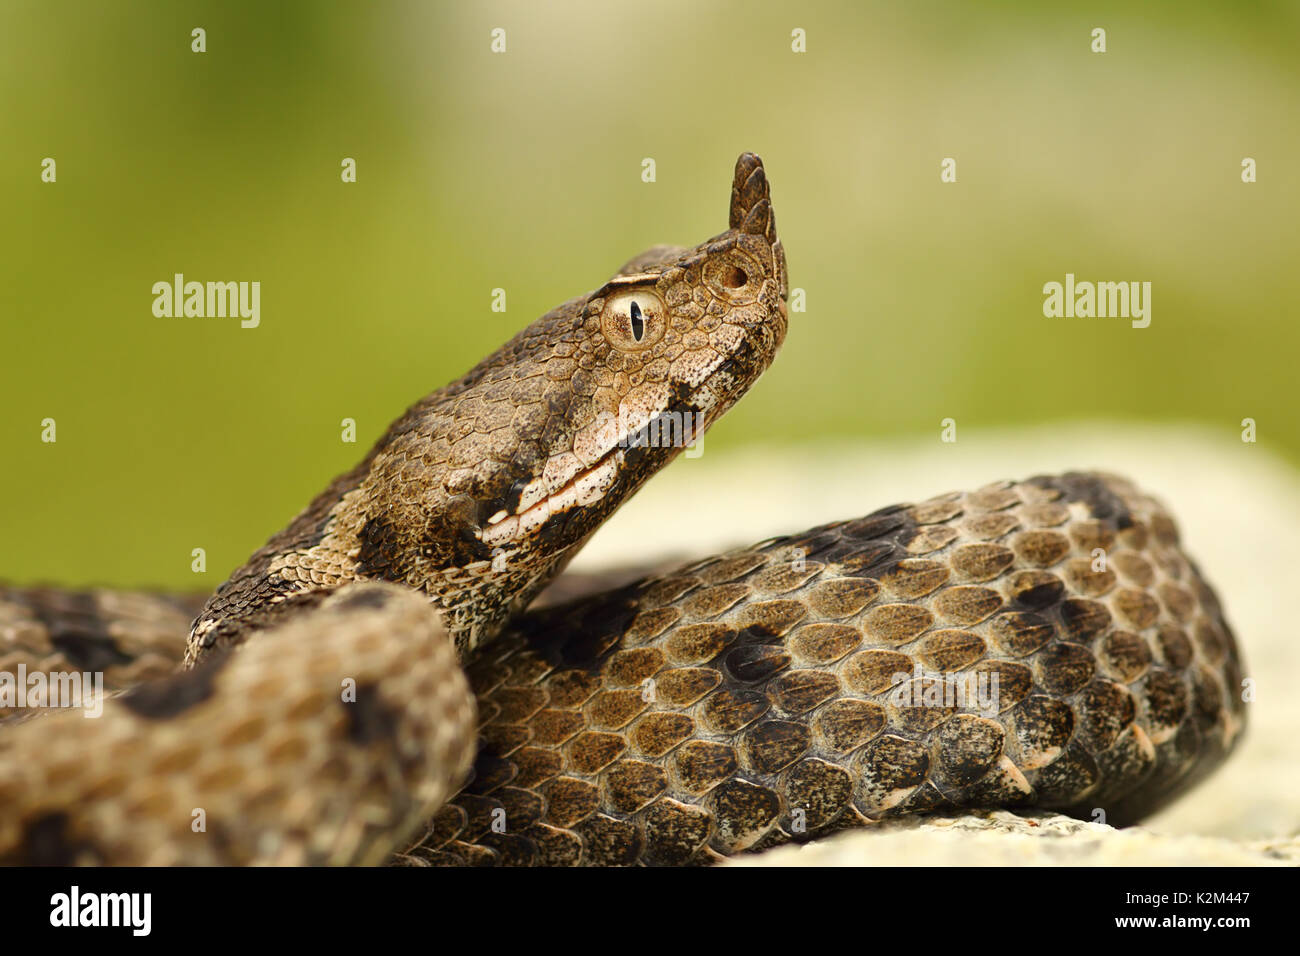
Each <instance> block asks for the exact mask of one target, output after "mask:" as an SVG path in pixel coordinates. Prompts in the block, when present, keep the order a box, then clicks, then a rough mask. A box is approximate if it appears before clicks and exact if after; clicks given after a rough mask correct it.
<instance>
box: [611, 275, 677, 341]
mask: <svg viewBox="0 0 1300 956" xmlns="http://www.w3.org/2000/svg"><path fill="white" fill-rule="evenodd" d="M667 312H668V310H667V309H666V308H664V301H663V299H661V298H659V296H658V295H657V294H656V293H654V292H651V291H649V290H648V289H637V290H631V291H628V292H619V293H615V294H613V295H611V296H610V297H609V298H608V299H606V300H605V306H604V308H603V309H602V310H601V313H600V328H601V331H602V332H604V333H605V338H606V340H607V341H608V342H609V344H610V345H612V346H614V348H616V349H619V350H620V351H623V352H635V351H638V350H640V349H645V348H649V347H650V346H652V345H654V344H655V343H656V342H658V341H659V340H660V339H661V338H663V337H664V328H665V326H666V325H667Z"/></svg>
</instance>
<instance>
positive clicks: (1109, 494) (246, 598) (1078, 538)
mask: <svg viewBox="0 0 1300 956" xmlns="http://www.w3.org/2000/svg"><path fill="white" fill-rule="evenodd" d="M786 295H787V282H786V272H785V257H784V253H783V251H782V248H781V243H780V241H779V240H778V239H777V237H776V227H775V219H774V217H773V214H772V208H771V200H770V194H769V188H768V184H767V180H766V176H765V173H764V170H763V166H762V163H761V162H760V161H759V160H758V158H757V157H755V156H753V155H751V154H745V155H742V156H741V158H740V160H739V161H738V162H737V165H736V174H735V178H734V182H733V186H732V192H731V208H730V228H729V229H728V230H727V231H726V232H724V233H722V234H721V235H719V236H716V237H714V238H713V239H710V240H708V241H706V242H705V243H702V244H701V245H699V246H697V247H695V248H694V249H690V250H685V249H680V248H670V247H656V248H655V249H651V250H649V251H648V252H646V253H644V254H643V255H641V256H639V257H637V258H636V259H634V260H632V261H631V262H629V263H628V264H627V265H626V266H624V267H623V269H621V270H620V271H619V273H618V274H617V275H616V276H615V277H614V278H613V279H611V280H610V281H609V282H607V283H606V284H605V285H604V286H602V287H601V288H600V289H598V290H596V291H595V292H593V293H591V294H589V295H586V296H581V297H579V298H576V299H573V300H571V301H569V302H567V303H565V304H564V305H562V306H560V307H558V308H557V309H555V310H554V311H552V312H550V313H548V314H547V315H545V316H543V317H542V318H541V319H539V320H537V321H536V322H535V323H533V324H532V325H531V326H529V327H528V328H527V329H525V330H524V331H523V332H521V333H520V334H519V335H518V336H516V337H515V338H514V339H513V340H511V341H510V342H509V343H507V344H506V345H505V346H503V347H502V348H501V349H500V350H499V351H498V352H496V353H494V354H493V355H492V356H490V357H489V358H487V359H485V360H484V361H483V362H482V363H481V364H480V365H478V366H477V367H476V368H475V369H473V370H472V371H470V372H469V373H468V374H467V375H466V376H465V377H464V378H462V379H460V380H459V381H457V382H454V383H452V384H451V385H449V386H447V387H445V388H443V389H440V390H438V391H437V392H434V393H433V394H432V395H430V396H428V397H427V398H425V399H424V400H422V401H421V402H419V403H417V404H416V405H415V406H413V407H412V408H411V409H410V410H408V412H407V413H406V414H405V415H404V416H403V417H402V418H401V419H399V420H398V421H397V422H396V423H394V424H393V425H392V426H391V427H390V428H389V430H388V432H387V433H386V434H385V435H384V437H383V438H381V439H380V441H379V442H378V443H377V444H376V446H375V448H374V449H373V450H372V451H371V452H370V454H369V455H368V456H367V458H366V459H365V460H364V461H363V462H362V463H361V464H360V465H358V466H357V468H355V469H353V470H352V471H351V472H349V473H348V474H346V475H343V476H341V477H340V478H338V479H336V480H335V481H334V482H333V483H332V484H331V485H330V486H329V487H328V488H327V489H326V490H325V491H324V492H322V493H321V494H320V495H319V496H318V497H317V498H316V499H315V500H314V501H313V502H312V503H311V504H310V505H309V506H308V507H307V508H306V509H305V510H304V511H303V512H302V514H300V515H299V516H298V517H297V518H296V519H295V520H294V521H293V522H292V523H291V524H290V525H289V527H288V528H286V529H285V530H284V531H282V532H281V533H279V534H277V535H276V536H275V537H273V538H272V539H271V540H270V541H269V542H268V543H267V544H266V545H265V546H264V547H263V548H261V549H260V550H258V551H257V552H256V553H255V554H254V555H253V556H252V557H251V558H250V559H249V561H248V562H247V563H246V564H245V565H244V566H243V567H241V568H240V569H238V570H237V571H235V572H234V573H233V574H232V575H231V577H230V579H229V580H228V581H226V582H225V583H224V584H222V586H221V587H220V588H219V589H218V590H217V592H216V593H215V594H214V595H213V596H212V597H211V598H209V599H208V600H207V601H206V603H205V604H204V605H203V606H202V608H201V609H199V610H198V615H197V618H196V619H195V620H194V622H193V625H192V627H191V629H190V637H189V640H188V644H187V646H186V648H185V667H184V669H182V670H180V671H179V672H177V673H175V674H171V675H169V676H159V675H160V674H162V673H163V672H165V671H166V670H167V669H168V668H169V666H170V665H171V661H172V660H174V658H175V656H177V653H176V648H177V645H176V642H175V641H174V640H171V639H170V635H172V634H174V633H180V632H182V628H183V626H184V625H183V623H182V622H183V621H185V620H187V614H188V613H192V612H193V610H194V608H192V607H189V606H187V605H186V603H185V602H184V601H182V600H180V599H175V598H170V599H169V598H162V597H153V596H146V595H134V596H133V595H118V594H113V593H109V592H87V593H82V594H66V593H62V592H55V591H48V590H43V589H19V588H7V589H0V673H2V672H6V671H9V672H12V671H14V670H15V669H16V668H17V666H18V665H19V664H22V665H23V666H24V667H25V668H26V669H27V670H28V671H30V672H36V671H45V672H58V671H60V670H61V669H63V670H66V669H68V668H69V667H72V668H74V669H78V670H82V669H84V670H91V671H98V672H102V673H103V674H104V675H105V679H106V681H107V683H108V685H109V687H110V689H121V688H125V687H127V686H129V685H135V686H134V687H133V688H132V689H130V690H128V691H127V692H126V693H125V694H123V695H121V696H119V697H116V698H115V699H111V700H109V701H108V702H107V703H105V705H104V708H103V715H102V716H101V717H99V718H98V719H94V720H86V719H83V718H82V717H81V715H80V714H78V713H75V712H73V713H61V714H50V715H45V714H41V715H39V716H37V717H36V718H35V719H30V720H27V719H20V720H18V721H17V722H16V725H15V726H7V727H4V728H0V770H3V773H0V859H3V860H4V861H5V862H38V863H41V862H64V863H67V862H77V863H97V862H110V863H129V864H134V863H152V864H171V863H251V862H272V863H346V862H360V863H374V862H381V861H383V860H385V859H389V858H392V854H393V853H394V852H397V853H398V856H397V857H396V859H397V860H399V861H401V862H406V863H439V864H441V863H493V862H500V863H545V864H558V863H566V864H568V863H587V864H630V863H650V864H682V863H697V862H708V861H711V860H715V859H718V858H720V857H722V856H725V855H727V854H730V853H735V852H738V851H743V850H754V849H762V848H765V847H768V846H772V845H775V844H778V843H782V842H787V841H790V840H803V839H808V838H812V837H816V836H820V835H824V834H827V833H830V832H833V831H835V830H839V829H843V828H845V827H852V826H865V825H869V824H870V822H871V821H872V820H876V819H879V818H882V817H886V816H889V815H892V814H899V813H909V812H922V811H926V810H936V809H944V808H953V807H987V806H1012V807H1014V806H1029V805H1038V806H1043V807H1055V808H1061V809H1064V810H1067V811H1070V812H1075V813H1085V814H1087V813H1093V812H1095V810H1097V809H1100V810H1103V811H1104V812H1105V813H1106V816H1107V819H1109V820H1110V821H1111V822H1126V821H1130V820H1133V819H1137V818H1138V817H1140V816H1141V815H1143V814H1145V813H1147V812H1149V811H1150V810H1151V809H1153V808H1154V807H1156V806H1158V805H1160V804H1161V803H1162V802H1164V801H1166V800H1167V799H1169V798H1170V797H1172V796H1174V795H1175V794H1177V793H1180V792H1182V791H1184V790H1185V789H1186V788H1187V787H1189V786H1190V785H1191V784H1192V783H1194V782H1195V781H1196V780H1198V779H1199V778H1201V777H1202V776H1204V775H1205V774H1206V773H1207V772H1209V771H1210V770H1211V769H1213V767H1214V766H1215V765H1217V764H1218V763H1219V762H1220V761H1221V760H1222V758H1223V757H1224V756H1225V755H1226V753H1227V752H1228V751H1229V750H1230V749H1231V747H1232V746H1233V744H1234V743H1235V742H1236V740H1237V739H1238V737H1239V735H1240V731H1241V729H1242V727H1243V724H1244V709H1243V705H1242V703H1241V700H1240V696H1239V694H1238V693H1237V690H1236V688H1237V686H1238V684H1239V682H1240V666H1239V660H1238V655H1237V649H1236V645H1235V642H1234V639H1233V636H1232V633H1231V631H1230V630H1229V628H1228V626H1227V624H1226V622H1225V621H1224V618H1223V615H1222V613H1221V611H1220V608H1219V605H1218V602H1217V600H1216V598H1215V596H1214V594H1213V592H1212V591H1211V590H1210V588H1209V587H1208V585H1206V584H1205V582H1204V581H1203V580H1202V579H1201V577H1200V575H1199V573H1198V572H1197V570H1196V568H1195V566H1194V565H1193V564H1192V563H1191V561H1190V560H1189V559H1188V558H1187V557H1186V556H1185V555H1184V554H1183V553H1182V551H1181V549H1180V547H1179V542H1178V535H1177V531H1176V529H1175V527H1174V524H1173V522H1172V520H1171V519H1170V517H1169V516H1168V515H1167V514H1166V513H1165V512H1164V510H1163V509H1162V508H1161V507H1160V506H1159V505H1158V504H1157V503H1156V502H1154V501H1153V500H1152V499H1150V498H1149V497H1147V496H1145V495H1144V494H1142V493H1141V492H1139V491H1138V490H1137V489H1135V488H1134V487H1133V486H1132V485H1130V484H1129V483H1128V482H1126V481H1124V480H1123V479H1119V478H1115V477H1111V476H1103V475H1092V474H1071V475H1064V476H1060V477H1044V478H1037V479H1031V480H1029V481H1026V482H1020V483H1005V484H1001V485H995V486H990V487H986V488H982V489H979V490H977V491H972V492H969V493H966V494H954V495H946V496H941V497H939V498H934V499H931V500H929V501H926V502H923V503H921V504H918V505H912V506H900V507H894V508H887V509H885V510H883V511H878V512H876V513H874V514H871V515H869V516H867V517H866V518H862V519H858V520H855V521H849V522H841V523H838V524H833V525H828V526H825V527H822V528H815V529H812V530H810V531H807V532H804V533H802V534H799V535H794V536H792V537H789V538H784V539H781V540H777V541H769V542H764V543H762V544H759V545H756V546H754V547H752V548H746V549H741V550H738V551H734V552H730V553H727V554H723V555H718V556H715V557H711V558H708V559H706V560H703V561H699V562H696V563H694V564H692V565H690V566H688V567H686V568H683V569H680V570H679V571H677V572H674V573H670V574H667V575H659V576H656V577H652V578H649V579H646V580H643V581H640V582H637V583H635V584H631V585H627V586H624V587H621V588H618V589H615V590H613V591H608V592H605V593H602V594H596V595H593V596H587V597H583V598H580V599H578V600H576V601H574V602H570V603H567V604H563V605H558V606H552V607H548V608H544V609H540V610H535V611H531V612H525V610H524V609H525V607H526V606H527V605H528V603H529V602H530V601H531V599H532V598H533V597H534V596H535V595H536V594H537V593H538V592H539V591H541V590H542V589H543V588H544V587H545V586H546V585H547V583H548V582H549V581H550V580H551V579H552V578H553V577H554V576H555V575H556V574H557V573H558V572H559V571H560V570H561V569H562V568H563V567H564V565H565V564H566V563H567V561H568V560H569V558H571V557H572V555H573V553H574V552H575V551H576V550H577V548H579V547H580V546H581V545H582V543H583V542H584V541H585V540H586V539H587V538H588V537H589V536H590V534H591V533H592V532H593V531H594V530H595V529H596V528H597V527H598V526H599V525H600V524H601V523H602V522H603V521H604V519H605V518H606V517H608V516H609V515H610V514H611V513H612V512H613V511H614V510H615V509H616V508H617V507H618V505H619V504H621V503H622V501H624V500H626V498H627V497H628V496H629V495H630V494H632V493H633V492H634V491H635V490H636V489H637V488H638V487H639V486H640V485H641V484H642V483H643V482H644V481H645V480H646V479H647V478H648V477H649V476H650V475H651V474H653V473H654V472H655V471H656V470H658V469H659V468H660V467H662V466H663V465H664V464H666V463H667V462H668V461H670V460H671V459H672V458H673V457H675V455H676V454H677V453H679V452H680V451H681V449H682V447H683V446H684V445H685V444H686V443H687V442H689V441H690V440H691V438H692V437H693V436H695V435H697V434H698V433H699V432H700V431H701V430H702V429H703V428H706V427H707V426H708V425H709V424H711V423H712V422H713V421H714V420H716V418H717V417H718V416H719V415H721V414H722V413H723V412H724V411H726V409H727V408H729V407H730V406H731V405H732V404H733V403H734V402H735V401H736V400H737V399H738V398H739V397H740V396H741V395H742V394H743V393H744V391H745V390H746V389H747V388H748V387H749V385H750V384H752V383H753V382H754V381H755V380H756V379H757V377H758V376H759V375H760V374H761V373H762V372H763V371H764V370H765V369H766V368H767V366H768V365H769V364H770V362H771V360H772V358H773V356H774V355H775V353H776V351H777V349H778V348H779V346H780V344H781V342H782V341H783V339H784V336H785V331H786V308H785V298H786ZM665 436H668V438H669V440H664V439H665ZM459 664H465V665H466V670H465V671H464V672H463V671H462V669H461V667H460V666H459ZM466 673H467V674H468V680H467V679H466ZM145 678H157V679H154V680H145ZM471 686H472V688H473V693H471V690H470V688H471ZM475 695H476V696H477V702H476V701H475ZM11 723H15V722H13V721H11ZM476 728H477V734H476ZM476 738H477V739H476ZM476 749H477V758H476V759H475V754H476ZM471 764H472V766H473V772H472V774H471V773H469V771H470V767H471ZM467 779H468V783H466V780H467ZM458 788H459V789H458Z"/></svg>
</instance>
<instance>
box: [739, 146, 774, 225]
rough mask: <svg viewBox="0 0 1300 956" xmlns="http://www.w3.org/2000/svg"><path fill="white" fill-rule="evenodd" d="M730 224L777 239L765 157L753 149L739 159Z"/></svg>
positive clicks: (742, 154)
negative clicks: (762, 157)
mask: <svg viewBox="0 0 1300 956" xmlns="http://www.w3.org/2000/svg"><path fill="white" fill-rule="evenodd" d="M730 227H731V228H732V229H738V230H740V231H741V232H748V233H751V234H753V235H756V236H763V237H764V238H766V239H767V241H768V242H776V216H775V215H774V214H773V212H772V196H771V192H770V191H769V189H768V185H767V174H766V173H765V172H763V161H762V160H761V159H759V158H758V157H757V156H755V155H754V154H753V153H741V154H740V158H739V159H738V160H736V178H735V180H734V181H733V182H732V185H731V216H730Z"/></svg>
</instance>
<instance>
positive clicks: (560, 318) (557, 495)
mask: <svg viewBox="0 0 1300 956" xmlns="http://www.w3.org/2000/svg"><path fill="white" fill-rule="evenodd" d="M729 222H730V227H729V228H728V229H727V230H726V231H725V232H723V233H720V234H719V235H716V236H714V237H712V238H711V239H708V240H707V241H705V242H702V243H700V244H699V245H698V246H695V247H694V248H681V247H675V246H656V247H654V248H652V249H649V250H647V251H646V252H644V253H642V254H641V255H639V256H637V257H636V258H634V259H632V260H631V261H630V262H628V263H627V264H625V265H624V266H623V267H622V268H621V269H620V270H619V271H618V272H617V273H616V274H615V275H614V276H613V277H612V278H611V279H609V281H607V282H606V283H605V284H604V285H602V286H601V287H600V288H598V289H596V290H595V291H594V292H592V293H590V294H588V295H587V296H584V297H582V298H580V299H578V300H574V301H573V302H572V303H568V304H566V306H561V307H560V309H559V310H557V311H556V312H555V313H552V314H551V315H548V316H544V317H543V318H542V319H540V320H538V322H537V323H534V326H533V327H532V328H530V329H529V330H528V331H527V332H525V336H537V339H536V341H537V342H538V346H537V348H536V350H535V351H534V353H533V354H534V356H535V358H536V361H537V362H538V366H537V367H536V368H535V369H534V371H539V370H540V371H541V375H540V376H539V379H540V380H543V381H545V382H546V383H547V384H545V385H543V386H541V387H540V388H538V389H536V392H537V394H536V396H535V397H536V399H537V400H538V401H537V403H536V404H537V407H538V409H539V413H538V416H537V418H538V424H539V426H540V427H539V428H537V429H536V430H535V432H534V434H533V435H529V436H528V437H529V438H533V437H534V435H535V436H536V438H538V439H540V441H541V445H542V447H541V449H540V452H541V453H540V454H538V455H536V456H534V457H532V458H531V459H530V461H529V462H528V468H527V469H526V474H524V475H515V476H513V479H512V489H513V493H507V494H505V495H504V496H502V497H501V498H500V500H498V501H496V502H495V504H496V505H499V507H494V508H493V510H492V511H491V512H490V513H489V514H488V515H486V517H487V518H488V524H487V526H486V527H485V528H484V529H483V532H482V534H481V535H480V536H479V537H480V540H481V541H483V542H484V543H486V544H488V545H489V546H490V547H499V546H509V545H515V544H518V543H519V542H521V541H523V540H524V539H526V538H528V537H530V536H538V537H540V538H542V539H545V540H546V542H547V544H548V546H550V547H553V546H554V545H556V544H559V545H561V547H563V546H564V545H573V544H576V543H578V542H579V541H580V540H582V539H583V538H585V536H586V535H587V534H589V533H590V532H591V531H592V530H593V529H594V528H595V527H596V525H597V524H599V523H600V521H602V520H604V518H605V517H607V516H608V514H609V512H610V511H612V509H613V508H615V507H617V505H618V504H620V503H621V502H622V501H623V500H625V499H626V498H627V497H628V496H629V495H630V494H631V493H632V492H633V491H634V490H636V488H637V487H639V486H640V484H641V483H642V482H643V481H644V480H645V479H646V478H648V477H649V476H650V475H651V474H653V473H654V472H655V471H656V470H657V469H658V468H660V467H662V466H663V465H664V464H666V463H667V462H669V461H671V460H672V459H673V458H674V457H676V455H677V454H679V453H680V452H681V451H682V450H683V448H685V447H687V446H690V445H692V444H693V443H695V442H697V441H698V439H699V438H700V436H701V435H702V434H703V432H704V430H705V429H706V428H708V427H709V425H711V424H712V423H713V422H714V421H716V420H717V418H718V417H719V416H720V415H721V414H722V413H723V412H725V411H726V410H727V409H728V408H730V407H731V405H732V404H734V403H735V402H736V400H738V399H739V398H740V396H741V395H743V394H744V393H745V391H746V390H747V389H748V388H749V386H750V385H752V384H753V383H754V381H755V380H756V379H757V378H758V376H759V375H760V374H761V373H762V372H763V371H764V370H765V369H766V368H767V367H768V365H769V364H770V363H771V361H772V358H773V357H774V356H775V354H776V351H777V349H778V348H779V347H780V345H781V343H782V342H783V341H784V339H785V332H786V305H785V300H786V297H787V287H786V269H785V254H784V251H783V250H782V248H781V243H780V240H779V239H777V237H776V219H775V216H774V214H773V212H772V200H771V193H770V189H769V186H768V182H767V175H766V173H765V171H764V169H763V163H762V160H760V159H759V158H758V157H757V156H755V155H754V154H752V153H745V154H743V155H742V156H741V157H740V159H739V160H738V161H737V163H736V172H735V177H734V180H733V184H732V188H731V203H730V216H729ZM529 391H530V394H529V395H528V396H527V397H528V398H533V397H534V395H533V394H531V392H532V390H531V389H530V390H529ZM521 397H524V396H523V395H521ZM543 410H544V411H543ZM521 437H522V436H521ZM521 479H523V480H522V482H521Z"/></svg>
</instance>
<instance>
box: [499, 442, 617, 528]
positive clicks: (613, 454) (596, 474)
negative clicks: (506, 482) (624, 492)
mask: <svg viewBox="0 0 1300 956" xmlns="http://www.w3.org/2000/svg"><path fill="white" fill-rule="evenodd" d="M625 457H626V449H625V448H623V447H622V446H621V445H615V446H614V447H613V448H611V449H610V450H609V451H607V452H606V453H605V454H603V455H602V456H601V457H600V458H599V459H597V460H596V463H595V464H594V465H592V466H591V467H589V468H585V469H583V470H582V471H580V472H578V474H576V475H574V476H573V477H572V478H570V479H569V480H568V481H567V482H566V483H565V484H564V485H562V486H561V487H560V488H559V489H557V490H556V491H553V492H551V493H550V494H548V495H547V496H546V497H545V498H543V499H542V500H541V501H539V502H537V504H535V505H533V506H532V507H530V508H528V509H526V510H525V511H522V512H520V513H519V514H513V515H512V514H506V515H504V516H500V517H498V515H493V518H496V519H497V520H496V521H493V520H492V519H489V520H488V526H487V527H485V528H484V529H483V531H482V533H481V534H480V536H479V537H480V540H482V542H483V543H484V544H485V545H487V546H488V547H490V548H495V547H500V546H501V545H504V544H509V543H511V542H514V541H520V540H522V539H524V538H526V537H528V536H529V535H531V534H533V533H534V532H536V531H537V530H538V529H539V528H541V527H542V526H543V525H544V524H546V522H547V521H549V520H550V518H551V517H552V516H553V515H557V514H562V513H563V512H565V511H568V510H569V509H571V508H574V507H579V508H581V507H584V506H586V505H592V504H595V503H596V502H597V501H599V500H600V499H601V498H602V497H604V495H605V492H606V491H608V490H609V486H610V485H612V484H613V483H614V479H615V478H616V477H617V476H618V474H619V472H620V470H621V469H622V467H623V460H624V458H625ZM498 514H499V513H498Z"/></svg>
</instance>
